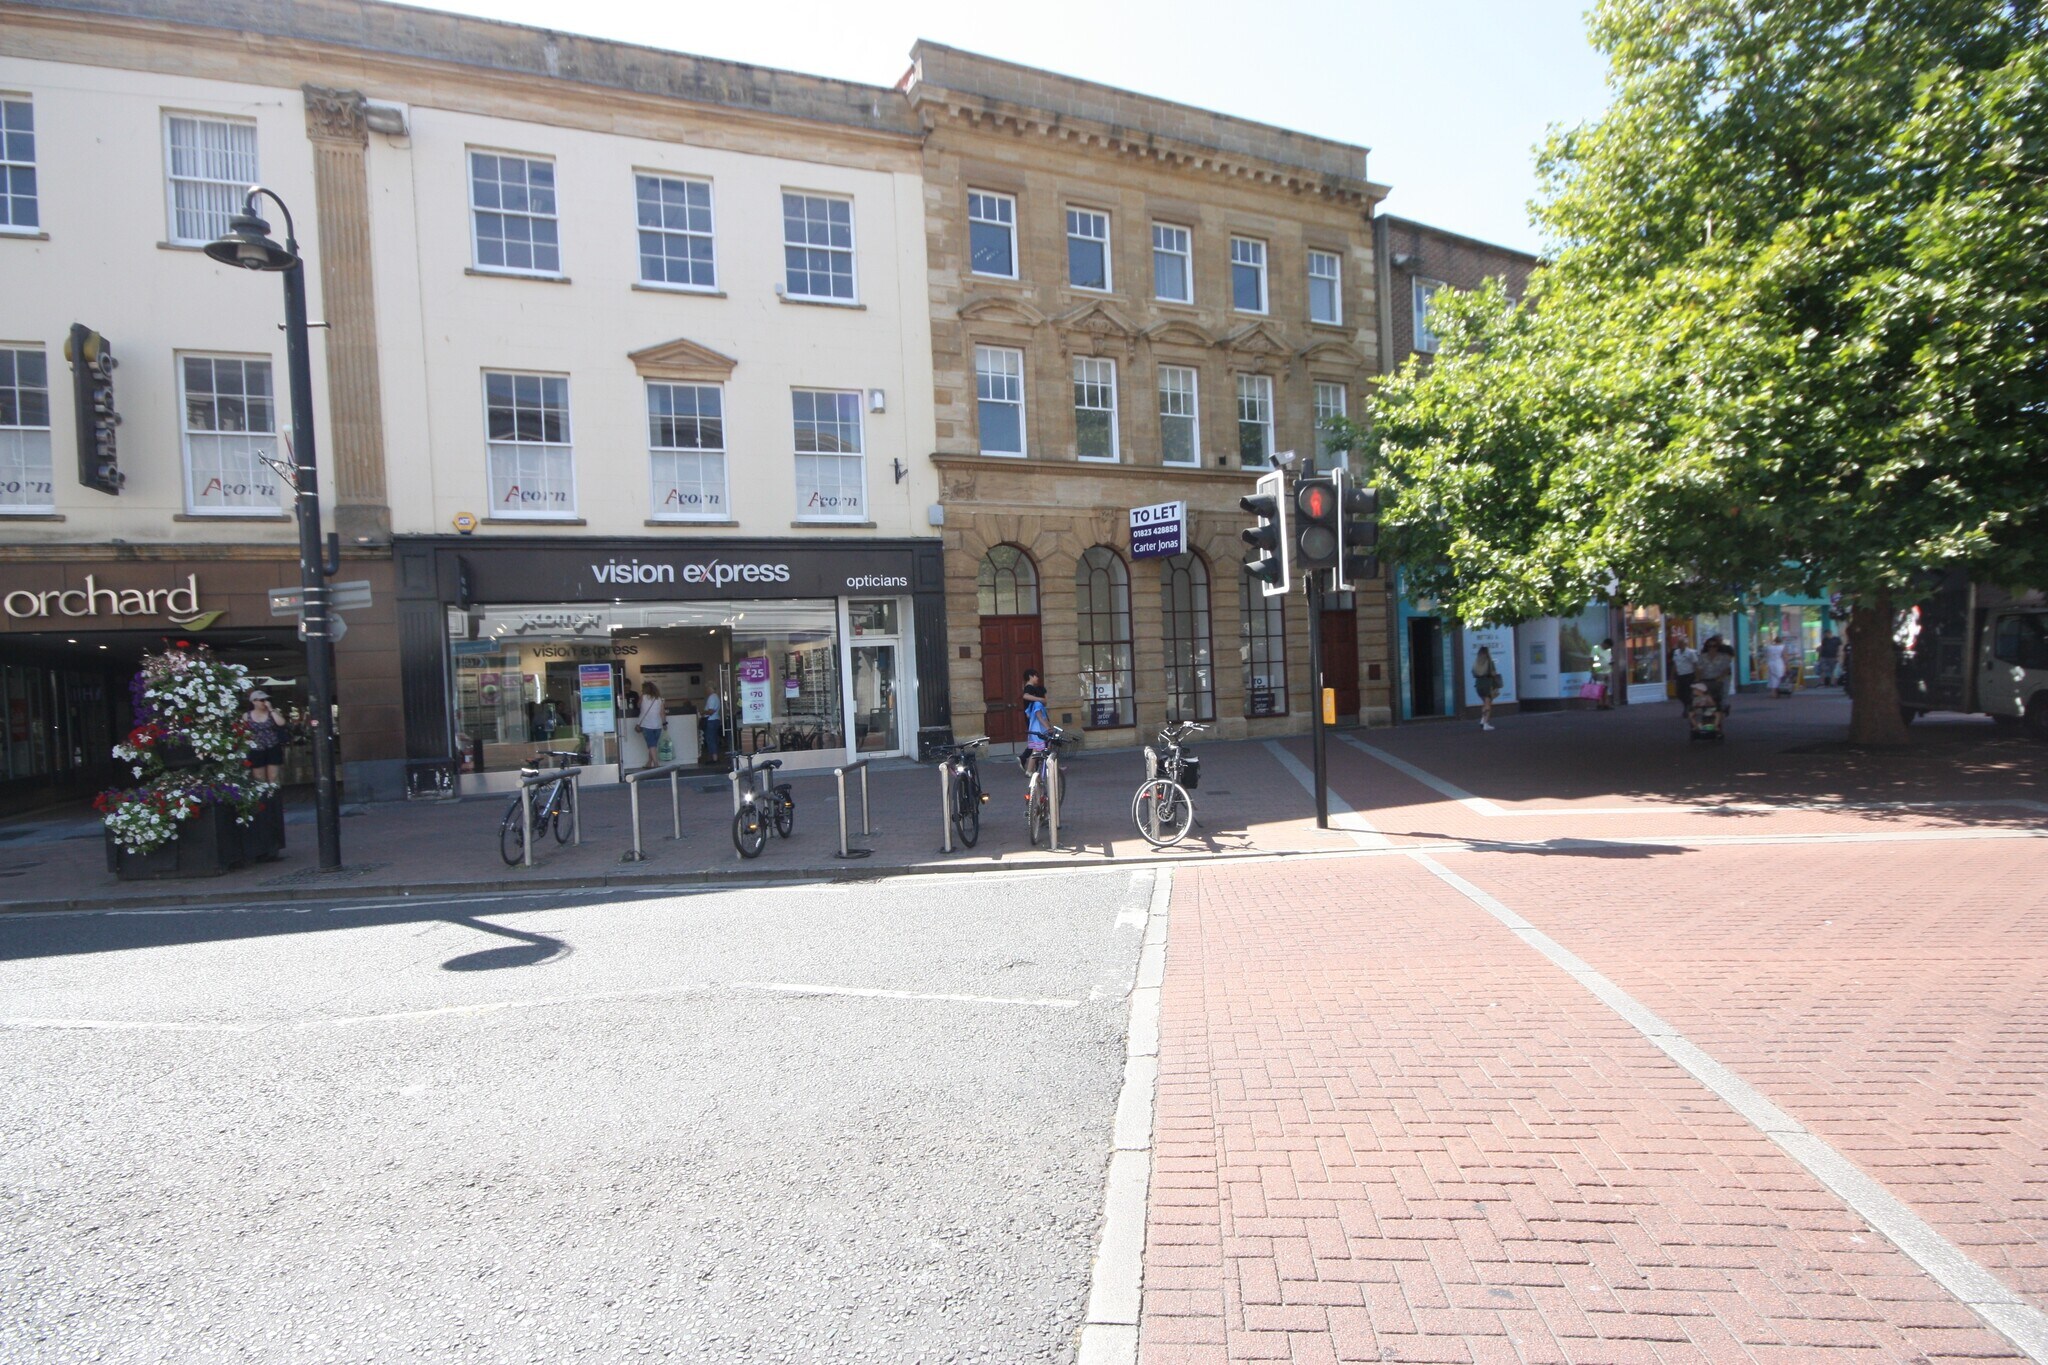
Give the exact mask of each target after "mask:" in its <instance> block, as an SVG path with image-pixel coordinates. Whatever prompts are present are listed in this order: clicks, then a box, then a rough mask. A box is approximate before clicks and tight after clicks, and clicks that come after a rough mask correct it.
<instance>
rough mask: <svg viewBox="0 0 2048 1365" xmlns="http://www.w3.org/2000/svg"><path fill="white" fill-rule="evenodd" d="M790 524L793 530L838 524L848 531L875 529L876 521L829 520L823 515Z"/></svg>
mask: <svg viewBox="0 0 2048 1365" xmlns="http://www.w3.org/2000/svg"><path fill="white" fill-rule="evenodd" d="M789 526H790V529H791V530H793V531H803V530H809V529H810V528H812V527H817V526H836V527H839V528H840V529H841V530H847V531H872V530H874V529H875V523H874V522H872V521H827V520H825V519H824V518H822V517H820V518H818V519H817V520H815V521H792V522H791V523H790V524H789Z"/></svg>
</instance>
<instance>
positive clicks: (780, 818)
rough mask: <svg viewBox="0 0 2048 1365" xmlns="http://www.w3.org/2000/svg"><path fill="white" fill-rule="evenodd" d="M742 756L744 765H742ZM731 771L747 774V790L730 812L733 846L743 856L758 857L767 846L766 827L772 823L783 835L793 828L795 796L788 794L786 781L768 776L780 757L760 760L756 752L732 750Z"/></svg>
mask: <svg viewBox="0 0 2048 1365" xmlns="http://www.w3.org/2000/svg"><path fill="white" fill-rule="evenodd" d="M742 759H744V761H745V766H744V767H742V766H741V763H742ZM732 765H733V771H734V772H744V773H745V774H746V775H747V790H746V791H745V792H744V793H743V794H742V795H741V797H740V808H739V809H738V810H736V811H734V812H733V816H732V846H733V847H734V848H736V849H738V850H739V853H740V856H741V857H742V858H758V857H760V856H761V850H762V849H764V848H766V847H768V827H769V826H770V825H773V826H775V832H776V834H778V835H779V836H781V837H782V838H784V839H787V838H788V837H789V835H790V831H792V830H794V829H795V828H796V797H794V796H793V795H791V794H790V789H789V783H787V782H775V783H772V785H771V776H772V774H773V773H774V772H775V770H776V769H777V768H780V767H781V766H782V760H781V759H779V758H771V759H768V760H766V761H763V760H762V758H761V756H760V755H759V754H758V753H755V754H746V755H741V754H734V755H733V756H732Z"/></svg>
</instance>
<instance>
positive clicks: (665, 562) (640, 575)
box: [462, 541, 938, 606]
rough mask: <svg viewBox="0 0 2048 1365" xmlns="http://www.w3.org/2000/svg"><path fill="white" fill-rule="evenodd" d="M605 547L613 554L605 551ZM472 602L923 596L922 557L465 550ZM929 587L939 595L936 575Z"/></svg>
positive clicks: (903, 551)
mask: <svg viewBox="0 0 2048 1365" xmlns="http://www.w3.org/2000/svg"><path fill="white" fill-rule="evenodd" d="M607 548H608V547H607ZM462 559H463V561H464V563H465V564H466V565H467V567H468V577H467V590H468V600H469V601H472V602H504V603H514V602H522V603H524V602H547V603H551V604H562V605H564V606H566V605H568V604H574V603H590V604H595V603H600V602H678V601H681V602H687V601H701V600H705V599H717V598H742V599H744V598H755V599H790V598H813V599H815V598H829V597H846V596H852V595H859V594H862V593H896V592H912V591H915V590H917V588H918V586H919V580H918V578H917V576H916V559H917V556H916V554H915V553H914V552H913V551H912V550H910V549H908V548H897V547H882V546H863V545H818V546H815V547H813V546H809V545H786V544H763V543H761V542H752V543H748V542H738V543H735V544H734V545H733V546H732V547H731V548H729V549H728V548H726V547H723V546H720V547H716V548H712V547H706V546H704V545H702V544H701V543H700V544H698V545H695V546H678V547H676V548H674V549H668V548H666V547H661V546H649V545H647V544H646V543H645V542H642V543H640V544H638V545H634V546H633V547H632V548H631V549H630V550H626V551H625V552H623V553H622V552H617V551H614V552H611V553H607V552H606V548H600V547H593V548H592V549H583V550H575V549H567V548H557V547H554V546H548V547H544V548H543V547H531V548H528V547H522V548H521V549H520V550H519V551H518V552H517V553H510V552H499V551H497V550H496V549H495V548H493V549H489V550H486V549H484V548H482V547H480V546H479V545H478V544H477V542H475V541H468V542H465V543H464V545H463V548H462ZM931 578H932V581H931V582H929V583H926V584H924V587H925V589H926V590H927V591H930V590H933V589H936V588H937V586H938V584H937V581H936V575H931Z"/></svg>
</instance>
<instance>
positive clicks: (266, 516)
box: [171, 512, 292, 523]
mask: <svg viewBox="0 0 2048 1365" xmlns="http://www.w3.org/2000/svg"><path fill="white" fill-rule="evenodd" d="M291 519H292V515H291V513H289V512H179V513H177V514H176V515H175V516H173V517H172V518H171V520H172V521H213V522H220V521H229V522H233V521H254V522H261V523H268V522H286V521H290V520H291Z"/></svg>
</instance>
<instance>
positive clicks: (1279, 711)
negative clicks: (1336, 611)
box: [1238, 571, 1287, 716]
mask: <svg viewBox="0 0 2048 1365" xmlns="http://www.w3.org/2000/svg"><path fill="white" fill-rule="evenodd" d="M1238 583H1239V589H1238V590H1239V592H1240V593H1241V594H1242V597H1241V600H1242V601H1243V603H1244V612H1243V615H1242V616H1241V617H1240V618H1239V619H1240V620H1241V621H1242V624H1241V625H1240V626H1239V627H1238V635H1239V640H1238V643H1239V646H1240V648H1241V649H1242V651H1243V654H1244V713H1245V714H1246V715H1248V716H1284V715H1286V714H1287V594H1285V593H1275V594H1274V595H1273V596H1271V597H1268V596H1266V594H1265V592H1264V588H1263V585H1262V584H1261V583H1260V581H1259V580H1258V579H1256V578H1253V577H1252V576H1251V573H1250V571H1246V572H1244V573H1242V574H1240V575H1239V576H1238Z"/></svg>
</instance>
